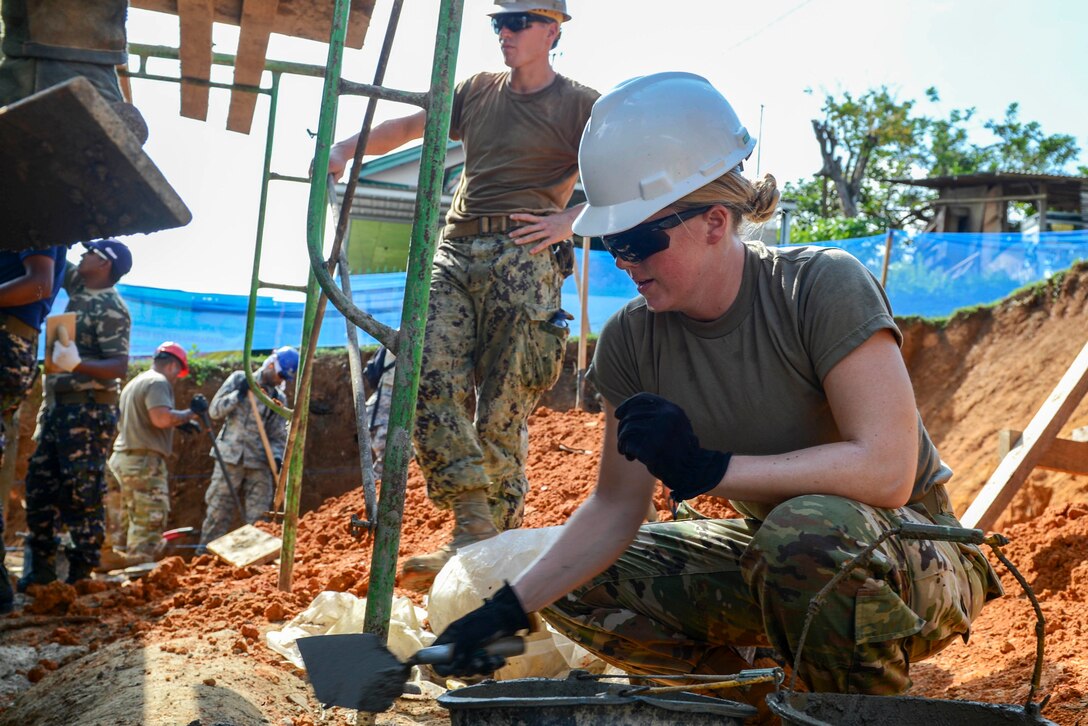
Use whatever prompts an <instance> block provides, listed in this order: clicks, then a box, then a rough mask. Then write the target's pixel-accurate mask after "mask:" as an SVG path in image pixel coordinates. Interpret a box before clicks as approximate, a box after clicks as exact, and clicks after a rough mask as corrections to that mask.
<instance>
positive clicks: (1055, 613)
mask: <svg viewBox="0 0 1088 726" xmlns="http://www.w3.org/2000/svg"><path fill="white" fill-rule="evenodd" d="M1086 322H1088V266H1085V265H1081V266H1079V267H1077V268H1074V269H1073V270H1072V271H1071V272H1069V273H1067V274H1063V275H1059V276H1057V277H1056V278H1054V279H1053V280H1051V282H1050V283H1048V284H1045V285H1041V286H1037V287H1035V288H1032V289H1030V290H1026V291H1023V292H1021V293H1018V294H1016V295H1014V296H1012V297H1010V298H1009V299H1008V300H1006V301H1004V302H1002V303H1001V304H1000V305H998V306H996V307H992V308H988V309H980V310H976V311H972V312H967V313H961V314H960V315H958V316H955V317H954V318H953V319H952V320H950V321H948V322H947V324H944V325H936V324H933V323H929V322H923V321H914V320H903V321H900V323H901V327H902V328H903V332H904V336H905V342H904V345H903V355H904V358H905V360H906V361H907V364H908V367H909V369H910V372H911V376H912V379H913V381H914V385H915V390H916V394H917V399H918V405H919V408H920V410H921V412H922V416H923V418H924V420H925V422H926V424H927V426H928V428H929V430H930V433H931V434H932V436H933V439H934V441H935V442H936V444H937V446H938V448H939V449H940V451H941V453H942V455H943V457H944V459H945V460H946V461H947V462H948V463H949V464H950V465H951V466H952V468H953V469H954V470H955V472H956V476H955V478H954V479H953V482H952V485H951V488H950V489H951V493H952V497H953V501H954V503H955V505H956V510H957V511H958V512H961V513H962V512H963V511H964V510H965V509H966V507H967V505H968V504H969V503H970V502H971V501H972V498H973V497H974V495H975V494H976V493H977V492H978V491H979V489H980V488H981V487H982V485H983V484H984V483H985V482H986V480H987V478H988V477H989V476H990V474H991V473H992V472H993V470H994V468H995V467H996V465H997V451H998V431H1000V430H1001V429H1007V428H1011V429H1020V430H1022V429H1023V428H1024V427H1025V426H1026V425H1027V423H1028V422H1029V421H1030V420H1031V418H1032V416H1033V415H1034V414H1035V412H1036V411H1037V410H1038V408H1039V407H1040V405H1041V404H1042V403H1043V401H1044V400H1045V399H1046V398H1047V396H1048V395H1049V394H1050V392H1051V390H1052V389H1053V388H1054V386H1055V385H1056V383H1057V382H1058V381H1059V379H1060V378H1061V377H1062V375H1063V374H1064V372H1065V370H1066V368H1067V367H1068V366H1069V364H1070V363H1071V362H1072V361H1073V359H1074V358H1075V357H1076V355H1077V353H1078V352H1079V351H1080V349H1081V347H1082V346H1083V345H1084V344H1085V341H1086V340H1088V325H1086ZM570 352H571V355H568V360H567V368H568V370H567V372H566V373H565V374H564V377H563V379H562V380H561V381H560V383H559V385H558V386H557V388H556V389H555V391H553V392H552V393H551V394H550V395H549V396H548V397H547V398H546V399H545V401H544V402H543V405H542V406H541V407H540V408H539V409H538V410H537V411H536V413H535V414H534V416H533V417H532V419H531V420H530V455H529V463H528V475H529V480H530V482H531V483H532V491H531V493H530V494H529V497H528V500H527V507H526V518H525V526H527V527H541V526H548V525H556V524H561V523H562V522H563V521H564V520H565V519H566V518H567V517H568V516H569V515H570V513H571V512H572V511H573V510H574V509H575V507H577V506H578V504H579V502H580V501H581V500H582V499H583V498H584V497H585V496H586V495H587V494H588V493H589V492H590V491H591V489H592V487H593V484H594V480H595V474H596V456H595V454H596V452H598V451H599V449H600V435H601V430H602V426H603V419H602V414H600V413H595V412H585V411H580V410H577V409H576V408H574V407H573V405H572V403H573V384H572V377H571V371H570V368H571V366H572V365H573V358H574V355H573V352H574V348H573V346H572V348H571V351H570ZM317 365H318V366H319V373H318V374H317V375H316V377H315V381H316V382H315V389H314V392H313V409H312V410H313V413H314V414H315V415H314V416H313V417H312V418H311V429H310V435H309V445H308V447H307V456H306V467H307V469H306V476H305V479H304V481H303V492H304V493H303V498H302V509H303V511H304V512H305V514H304V516H303V517H302V519H301V521H300V525H299V534H298V542H297V560H296V563H295V567H294V580H293V581H294V586H293V589H292V591H291V592H290V593H286V592H282V591H280V590H279V589H278V588H277V577H278V568H277V567H276V566H275V565H273V564H268V565H262V566H259V567H249V568H245V569H235V568H232V567H230V566H228V565H226V564H223V563H222V562H220V561H218V560H217V559H215V558H214V557H212V556H207V555H205V556H202V557H198V558H195V559H193V558H191V555H190V554H188V553H189V552H191V550H177V552H176V553H175V554H174V555H173V556H171V557H169V558H168V559H166V560H164V561H163V562H162V563H160V565H159V567H158V568H157V569H155V570H154V571H152V572H151V573H150V574H148V575H147V576H146V577H144V578H142V579H140V580H135V581H132V582H130V583H129V584H127V585H125V586H122V585H121V584H120V583H118V582H102V581H95V582H84V583H82V584H80V585H79V587H78V588H72V587H70V586H67V585H63V584H59V583H57V584H54V585H51V586H49V587H48V588H46V589H44V590H42V591H39V592H38V593H37V596H36V597H34V598H31V599H23V598H20V603H22V604H23V607H22V609H20V610H19V611H17V612H16V613H14V614H13V615H10V616H6V617H3V618H0V648H3V649H4V657H0V726H28V725H34V724H104V725H105V724H109V725H110V726H118V725H123V724H133V725H135V724H141V725H152V726H153V725H157V724H171V725H173V724H181V725H186V724H188V725H190V726H197V725H201V726H212V724H233V725H235V726H243V725H248V724H260V723H270V724H276V725H277V726H286V725H288V724H290V725H292V726H303V725H304V724H319V723H354V714H353V713H352V712H349V711H346V710H342V709H332V710H330V711H328V712H324V711H323V710H322V709H321V707H320V705H319V704H318V703H317V701H316V700H315V699H314V698H313V695H312V692H311V690H310V688H309V685H308V683H307V681H306V677H305V673H304V672H302V671H301V670H299V669H297V668H296V667H294V666H293V665H291V664H290V663H287V662H286V661H284V660H283V659H282V658H281V657H280V656H279V655H278V654H276V653H275V652H273V651H271V650H270V649H269V648H268V647H267V646H266V645H265V644H264V639H263V637H262V636H263V634H264V633H265V632H267V631H269V630H273V629H278V628H280V627H282V626H283V624H284V622H285V621H286V620H288V619H290V618H291V617H292V616H294V615H296V614H297V613H299V612H300V611H301V610H303V609H304V608H305V607H307V605H309V604H310V602H311V601H312V600H313V598H314V597H315V596H316V595H318V593H320V592H322V591H326V590H334V591H348V592H351V593H354V594H356V595H360V596H362V595H365V594H366V591H367V582H368V575H369V570H370V556H371V546H370V542H369V541H364V542H358V541H356V540H355V539H354V538H353V537H352V536H350V534H349V533H348V526H347V525H348V521H349V518H350V516H351V514H353V513H355V514H362V512H363V497H362V493H361V491H360V490H359V488H358V482H359V475H358V468H359V465H358V450H357V447H356V444H355V439H354V426H353V415H352V412H351V402H350V388H349V384H348V376H347V362H346V357H345V356H343V355H326V356H322V357H320V358H319V359H318V363H317ZM227 372H229V371H228V370H221V371H212V372H211V373H210V374H209V375H208V376H207V377H206V378H205V379H204V380H202V381H198V382H197V381H188V382H183V383H182V385H181V386H180V387H179V391H178V400H179V401H181V402H184V401H187V400H188V397H189V396H190V395H191V394H192V393H194V392H195V391H196V390H198V389H199V390H201V391H203V392H204V393H205V394H206V395H210V394H212V393H214V391H215V388H216V386H217V384H218V383H219V381H221V380H222V377H223V375H225V374H226V373H227ZM198 383H199V385H197V384H198ZM23 418H24V422H23V424H24V426H23V428H24V432H26V433H29V432H28V430H27V429H28V427H29V425H30V424H29V423H28V422H27V421H26V419H29V418H32V417H31V416H24V417H23ZM1086 425H1088V402H1081V404H1080V405H1079V406H1078V407H1077V409H1076V411H1075V412H1074V414H1073V416H1072V417H1071V418H1070V420H1069V422H1068V424H1067V425H1066V426H1065V427H1064V428H1063V430H1062V432H1061V434H1060V435H1061V436H1062V437H1064V438H1069V437H1070V435H1071V432H1072V431H1073V430H1074V429H1077V428H1080V427H1084V426H1086ZM27 438H28V436H24V437H23V441H22V443H21V447H20V454H21V456H22V457H23V458H24V459H25V456H26V455H27V454H28V453H29V445H28V444H27ZM178 448H179V451H178V452H177V453H176V455H175V461H173V462H172V470H173V472H174V474H175V475H176V477H175V478H174V479H173V484H174V488H175V492H174V493H173V505H174V508H173V511H172V513H171V522H170V526H185V525H193V526H199V524H200V518H201V516H202V512H203V502H202V497H203V491H204V488H205V486H206V484H207V480H208V475H209V473H210V470H211V459H210V458H209V457H208V455H207V454H208V449H209V441H208V439H207V438H206V437H204V438H187V439H182V440H181V441H180V442H179V447H178ZM583 450H586V451H590V452H593V453H592V454H587V453H583ZM24 468H25V464H22V465H21V467H20V471H19V474H18V477H19V478H20V479H21V477H22V472H23V471H24ZM10 504H12V505H15V507H16V509H13V511H12V520H11V525H10V526H9V530H8V531H9V535H10V537H9V541H8V544H9V545H12V544H15V543H16V541H17V540H16V538H15V533H16V532H17V531H18V530H20V529H22V525H21V523H20V521H19V517H20V516H21V512H19V511H17V507H18V503H17V501H16V500H12V501H11V502H10ZM694 504H695V506H696V508H697V509H699V510H700V511H702V512H703V513H704V514H709V515H714V516H721V515H728V509H727V507H724V506H722V505H721V504H719V503H716V502H712V501H702V500H696V501H695V502H694ZM658 505H659V507H658V508H659V509H660V510H661V515H662V516H663V517H667V516H670V515H669V514H668V512H667V507H666V506H665V502H664V498H663V496H661V495H659V501H658ZM404 511H405V515H404V525H403V533H402V537H401V546H400V557H401V558H404V557H408V556H411V555H413V554H418V553H421V552H425V551H429V550H431V549H433V548H435V547H437V546H439V545H440V544H442V543H443V542H444V541H445V540H446V539H447V537H448V536H449V533H450V530H451V526H452V522H451V519H450V517H449V515H448V514H447V513H446V512H441V511H438V510H436V509H435V508H434V507H432V506H431V504H430V503H429V501H428V500H427V498H426V495H425V489H424V482H423V479H422V477H421V475H420V473H419V471H418V469H416V468H415V466H414V464H413V465H412V468H411V469H410V472H409V480H408V493H407V502H406V504H405V509H404ZM261 526H262V527H263V528H265V529H266V530H268V531H271V532H274V533H278V532H277V527H276V525H273V524H264V525H261ZM994 529H995V530H996V531H1000V532H1003V533H1004V534H1006V535H1007V536H1008V537H1009V538H1010V540H1011V543H1010V545H1009V546H1008V547H1007V548H1005V553H1006V554H1007V555H1008V557H1009V558H1010V560H1011V561H1012V562H1013V563H1014V564H1015V565H1016V566H1017V567H1018V568H1019V569H1020V570H1021V572H1022V573H1023V574H1024V576H1025V577H1026V578H1027V581H1028V583H1029V584H1030V585H1031V587H1032V588H1033V589H1034V591H1035V593H1036V594H1037V595H1038V597H1039V599H1040V601H1041V603H1042V608H1043V612H1044V614H1045V617H1046V623H1047V624H1046V656H1045V668H1044V670H1043V675H1042V689H1041V693H1040V695H1043V694H1050V696H1051V700H1050V702H1049V705H1048V706H1047V708H1046V710H1045V711H1044V715H1045V716H1047V717H1048V718H1050V719H1052V720H1054V721H1056V722H1057V723H1059V724H1063V725H1065V726H1072V725H1074V724H1081V723H1088V662H1086V659H1088V654H1086V652H1085V647H1084V646H1085V636H1086V635H1088V607H1086V606H1085V602H1084V601H1085V599H1086V598H1088V476H1074V475H1069V474H1061V473H1055V472H1048V471H1043V470H1035V471H1034V472H1033V473H1032V474H1031V475H1030V477H1029V478H1028V480H1027V482H1026V483H1025V485H1024V486H1023V487H1022V488H1021V490H1020V492H1019V493H1018V495H1017V496H1016V498H1015V499H1014V501H1013V503H1012V505H1011V506H1010V507H1009V508H1008V509H1007V510H1006V513H1005V515H1004V516H1003V518H1002V519H1001V520H1000V521H999V522H998V524H997V526H996V527H995V528H994ZM991 557H992V554H991ZM12 559H17V558H12V557H11V556H10V555H9V563H10V562H11V561H12ZM994 562H995V565H996V566H997V568H998V571H999V572H1001V573H1002V578H1003V582H1004V584H1005V589H1006V595H1005V597H1003V598H1001V599H1000V600H997V601H995V602H992V603H990V604H988V605H987V606H986V607H985V609H984V610H983V612H982V614H981V616H980V617H979V619H978V620H977V621H976V623H975V625H974V628H973V631H972V633H971V638H970V642H969V643H967V644H962V643H956V644H954V645H952V646H950V647H949V648H948V649H947V650H945V651H944V652H943V653H941V654H940V655H938V656H937V657H935V658H932V659H930V660H928V661H925V662H921V663H917V664H913V666H912V669H911V675H912V677H913V678H914V687H913V689H912V690H911V694H912V695H916V696H924V697H930V698H950V699H964V700H977V701H990V702H997V703H1022V702H1023V700H1024V699H1025V698H1026V696H1027V693H1028V688H1029V681H1030V677H1031V669H1032V666H1033V664H1034V659H1035V642H1036V637H1035V622H1036V621H1035V615H1034V613H1033V610H1032V607H1031V604H1030V602H1029V600H1028V599H1027V598H1026V597H1025V596H1024V595H1023V593H1022V591H1021V588H1020V586H1019V585H1018V584H1017V583H1016V581H1015V580H1014V579H1013V578H1012V577H1011V576H1010V575H1009V574H1008V573H1007V572H1006V571H1005V570H1004V568H1003V567H1001V566H1000V565H999V564H997V562H996V559H994ZM397 593H398V594H403V595H412V596H413V597H416V598H417V599H418V596H415V595H413V594H412V593H408V592H406V591H401V590H398V591H397ZM448 722H449V718H448V716H447V715H446V712H445V711H444V710H443V709H442V708H441V707H439V706H438V705H437V704H436V703H435V702H434V701H433V700H430V699H426V698H421V697H406V698H402V699H400V700H399V701H398V702H397V704H396V706H395V708H394V709H393V710H391V711H390V712H388V713H385V714H382V715H380V716H378V718H377V723H379V724H442V723H448Z"/></svg>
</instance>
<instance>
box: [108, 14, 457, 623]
mask: <svg viewBox="0 0 1088 726" xmlns="http://www.w3.org/2000/svg"><path fill="white" fill-rule="evenodd" d="M403 2H404V0H393V3H392V10H391V13H390V19H389V26H388V29H387V32H386V37H385V40H384V43H383V47H382V51H381V55H380V58H379V61H378V66H377V70H376V72H375V81H374V83H373V84H364V83H355V82H352V81H348V80H344V79H342V78H341V66H342V63H343V57H344V44H345V40H346V37H347V27H348V15H349V12H350V0H335V3H334V7H333V18H332V27H331V32H330V37H329V49H328V58H327V62H326V64H325V66H324V67H321V66H314V65H308V64H302V63H288V62H282V61H273V60H269V61H266V63H265V70H267V71H269V72H270V73H271V77H272V82H271V85H270V86H268V87H263V86H262V87H251V86H238V85H234V84H230V83H217V82H213V81H204V82H202V83H203V84H204V85H208V86H210V87H213V88H225V89H231V88H242V89H244V90H249V91H252V92H255V93H259V94H264V95H268V96H269V98H270V105H269V121H268V128H267V131H266V140H265V155H264V168H263V174H262V180H261V195H260V208H259V213H258V221H257V234H256V242H255V246H254V254H253V269H252V273H251V275H250V292H249V307H248V310H247V316H246V332H245V344H244V350H243V360H244V369H245V371H246V377H247V379H248V380H249V382H250V387H251V389H252V390H253V391H254V393H255V394H256V395H257V396H258V398H259V399H260V400H261V402H262V403H264V404H265V405H266V406H268V407H269V408H271V409H272V410H274V411H275V412H276V413H277V414H279V415H280V416H283V417H284V418H288V419H290V421H291V427H290V434H289V438H288V443H287V451H286V452H285V458H286V461H285V467H284V472H283V475H282V477H281V479H282V480H283V481H282V483H281V486H280V487H277V490H278V491H277V501H276V503H275V504H276V507H275V508H276V509H279V505H280V504H281V502H280V501H279V500H280V497H281V496H282V497H283V502H282V504H283V505H284V509H283V512H282V514H283V545H282V549H281V553H280V562H281V565H280V575H279V587H280V588H281V589H283V590H290V588H291V580H292V573H293V566H294V554H295V544H296V534H297V525H298V514H299V501H300V497H301V482H302V470H303V458H304V452H305V444H306V429H307V424H308V417H309V416H308V414H309V402H310V388H311V384H312V381H313V370H314V351H315V350H316V347H317V339H318V336H319V334H320V329H321V322H322V320H323V317H324V311H325V308H326V305H327V302H328V301H330V300H331V301H332V304H333V305H334V306H335V307H336V308H337V310H339V311H340V312H341V313H342V314H343V316H344V318H345V320H346V324H347V338H348V356H349V367H350V370H351V377H352V388H353V394H354V398H355V405H356V426H357V429H358V434H359V437H358V438H359V446H360V466H361V470H362V473H363V490H364V494H365V495H366V500H367V519H366V520H365V521H360V520H356V519H354V518H353V525H354V526H353V529H354V530H355V531H357V533H362V532H365V531H370V532H373V534H374V551H373V555H372V559H371V568H370V585H369V590H368V594H367V607H366V616H365V620H364V629H365V630H366V632H369V633H374V634H376V635H378V636H379V637H381V638H383V639H384V638H385V637H386V636H387V635H388V627H389V618H390V612H391V609H392V599H393V586H394V583H395V576H396V561H397V551H398V548H399V545H400V528H401V519H402V512H403V509H404V506H403V505H404V497H405V488H406V485H407V480H408V463H409V461H410V459H411V454H412V450H411V431H412V429H413V426H414V421H415V399H416V394H417V391H418V388H419V368H420V359H421V355H422V348H423V332H424V328H425V325H426V314H427V301H428V298H429V290H430V279H431V262H432V260H433V258H434V251H435V247H436V245H437V237H438V229H439V221H440V220H439V210H440V204H441V197H442V178H443V172H444V168H445V159H446V148H447V139H448V137H449V125H450V112H451V107H452V101H453V77H454V73H455V69H456V64H457V45H458V41H459V38H460V31H461V17H462V11H463V0H441V2H440V7H439V13H438V28H437V32H436V40H435V50H434V58H433V65H432V73H431V84H430V89H429V90H428V91H427V92H426V93H413V92H407V91H398V90H394V89H389V88H384V87H383V86H381V85H380V84H381V82H382V79H383V78H384V73H385V66H386V64H387V62H388V58H389V53H390V50H391V47H392V42H393V39H394V37H395V34H396V26H397V23H398V21H399V18H400V12H401V8H402V5H403ZM129 51H130V55H132V56H137V57H138V58H140V61H141V62H140V66H139V69H138V70H135V71H131V70H130V71H126V74H127V75H129V76H130V77H133V78H141V79H147V80H159V81H168V82H174V83H180V82H181V78H180V77H173V76H167V75H162V74H154V73H150V72H148V70H147V59H148V58H149V57H156V58H169V59H177V58H178V57H179V51H178V49H174V48H165V47H160V46H149V45H139V44H131V45H130V47H129ZM212 62H213V64H216V65H231V66H233V65H234V57H233V56H230V55H227V54H221V53H215V54H213V58H212ZM284 73H287V74H295V75H302V76H311V77H323V78H324V86H323V89H322V98H321V106H320V116H319V120H318V128H317V135H316V149H315V153H314V157H313V158H314V162H313V168H314V169H315V170H323V169H326V168H327V167H328V163H329V151H330V148H331V145H332V140H333V134H334V132H335V127H336V111H337V102H338V100H339V96H340V95H360V96H367V97H369V99H370V100H369V103H368V105H367V110H366V113H365V116H364V120H363V125H362V129H361V131H360V134H359V145H358V148H359V150H358V152H357V153H356V155H355V159H354V161H353V164H352V169H351V173H350V176H349V181H348V183H347V188H346V190H345V193H344V204H343V205H342V209H341V210H340V215H339V219H338V223H337V229H336V234H335V237H334V240H333V244H332V248H331V252H330V254H329V256H328V258H326V257H325V255H324V242H325V216H326V213H327V208H328V204H329V197H330V195H331V193H332V188H331V187H332V184H331V180H330V178H329V177H328V176H326V175H325V174H321V173H316V172H315V173H314V174H313V175H312V177H313V178H312V179H309V178H305V177H298V176H289V175H283V174H276V173H274V172H272V170H271V157H272V149H273V145H274V138H275V130H276V115H277V105H278V99H279V86H280V79H281V76H282V75H283V74H284ZM187 80H189V82H193V81H191V80H190V79H187ZM377 100H387V101H395V102H399V103H407V104H412V105H416V106H419V107H421V108H423V109H425V110H426V111H427V116H426V118H427V120H426V124H425V127H424V134H423V153H422V159H421V165H420V170H419V184H418V188H417V192H416V214H415V220H414V223H413V225H412V236H411V241H410V244H409V250H408V271H407V280H406V285H405V294H404V304H403V308H402V313H401V325H400V328H399V329H393V328H390V327H389V326H387V325H384V324H382V323H381V322H379V321H378V320H376V319H375V318H373V317H372V316H371V315H369V314H367V313H366V312H365V311H363V310H360V309H359V308H358V307H357V306H356V305H355V304H354V302H353V301H352V297H351V289H350V282H349V275H348V266H347V245H346V241H345V237H346V230H347V227H348V221H349V212H350V209H351V200H352V199H353V197H354V193H355V185H356V181H357V179H358V175H359V169H360V166H361V161H362V156H363V154H362V151H363V149H365V147H366V141H367V137H368V136H369V133H370V127H371V124H372V122H373V118H374V109H375V105H376V101H377ZM272 181H287V182H295V183H309V185H310V192H309V201H308V211H307V223H306V246H307V250H308V252H309V257H310V273H309V276H308V280H307V284H306V285H305V286H294V285H284V284H278V283H273V282H268V281H262V280H261V279H260V264H261V256H262V248H263V242H264V231H265V216H266V206H267V202H268V190H269V186H270V183H271V182H272ZM337 271H338V272H339V277H340V282H339V284H338V283H337V281H336V279H334V277H333V273H334V272H337ZM261 288H272V289H285V290H295V291H302V292H305V295H306V304H305V308H304V312H303V332H302V340H301V342H300V345H299V350H300V360H299V370H298V374H297V378H296V383H295V398H294V407H293V408H291V409H288V408H286V407H284V406H281V405H279V404H278V403H277V402H275V401H273V400H271V399H270V398H269V397H268V396H267V395H265V394H264V392H263V391H261V389H260V386H257V385H255V380H254V378H253V373H252V361H251V352H250V351H251V348H252V345H253V333H254V327H255V319H256V309H257V293H258V291H259V290H260V289H261ZM357 328H362V329H363V330H364V331H366V332H367V333H368V334H370V335H371V336H373V337H374V338H375V339H377V340H378V341H380V342H381V343H382V344H384V345H385V346H386V347H387V348H389V349H390V350H392V351H394V353H395V354H396V357H397V366H396V374H395V379H394V381H395V382H394V390H393V399H392V405H391V412H390V419H389V437H388V445H387V447H386V449H385V458H384V462H383V477H382V491H381V497H380V499H379V500H378V501H377V503H376V504H375V502H374V500H375V498H376V496H375V483H374V473H373V463H372V462H371V460H370V446H369V441H370V436H369V429H368V427H367V426H366V416H365V403H364V401H363V388H362V380H361V379H362V362H361V359H360V352H359V346H358V342H357V332H356V329H357ZM281 491H282V495H281V494H280V492H281Z"/></svg>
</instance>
